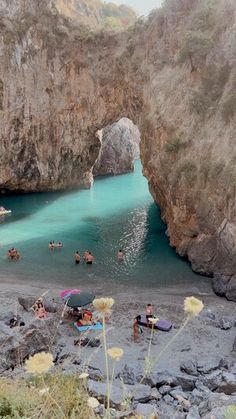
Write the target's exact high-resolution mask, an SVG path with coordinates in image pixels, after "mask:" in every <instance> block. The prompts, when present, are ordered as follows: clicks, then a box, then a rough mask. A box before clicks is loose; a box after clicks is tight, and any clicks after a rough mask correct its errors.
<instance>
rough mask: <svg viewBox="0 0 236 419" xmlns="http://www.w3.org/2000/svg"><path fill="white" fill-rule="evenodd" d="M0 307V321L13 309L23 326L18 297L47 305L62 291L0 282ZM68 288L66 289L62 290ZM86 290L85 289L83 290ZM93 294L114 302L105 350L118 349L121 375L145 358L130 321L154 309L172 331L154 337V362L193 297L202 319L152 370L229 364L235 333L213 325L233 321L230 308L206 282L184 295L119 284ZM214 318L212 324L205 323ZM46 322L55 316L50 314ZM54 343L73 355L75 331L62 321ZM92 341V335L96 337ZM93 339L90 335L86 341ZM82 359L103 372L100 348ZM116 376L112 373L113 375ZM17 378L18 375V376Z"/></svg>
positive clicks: (144, 345) (144, 341) (28, 317)
mask: <svg viewBox="0 0 236 419" xmlns="http://www.w3.org/2000/svg"><path fill="white" fill-rule="evenodd" d="M0 283H1V296H0V298H1V304H0V315H1V317H3V316H4V315H5V314H6V313H8V312H9V311H15V310H16V309H17V312H18V314H19V315H20V316H21V317H22V318H23V319H24V321H25V322H26V325H28V324H30V322H31V321H32V320H33V316H32V314H31V313H27V312H26V311H24V310H23V309H22V308H21V307H20V306H19V304H17V300H18V297H19V296H35V297H39V296H40V295H42V294H43V293H44V292H46V291H48V292H47V296H46V297H45V298H46V299H47V300H49V301H50V300H51V299H52V298H58V295H59V292H60V291H61V290H62V288H61V286H59V285H58V284H46V283H45V284H41V287H39V286H38V284H37V286H36V285H35V284H34V283H33V282H31V283H28V282H27V283H23V282H20V281H19V280H17V279H16V278H10V279H9V278H8V279H7V278H4V277H3V278H1V280H0ZM67 287H68V288H69V285H68V284H67ZM87 289H88V290H89V289H90V287H89V285H88V286H87ZM93 291H94V292H95V293H96V295H97V296H98V297H99V296H104V297H106V296H111V297H113V298H114V300H115V305H114V310H113V313H112V316H111V319H110V321H109V323H108V324H107V328H108V329H109V330H108V341H109V346H118V347H121V348H123V350H124V357H123V358H122V360H121V361H120V362H119V364H118V370H121V369H122V368H123V366H124V364H126V363H128V364H130V363H133V362H138V363H140V364H142V363H143V361H144V358H145V356H146V354H147V349H148V344H149V338H150V330H148V329H145V328H143V334H142V335H141V337H140V341H139V342H138V343H134V341H133V337H132V323H133V319H134V318H135V316H137V315H138V314H141V313H144V310H145V306H146V304H147V303H152V304H153V305H154V307H155V312H156V315H157V316H158V317H159V318H160V319H161V318H164V319H168V320H170V321H171V322H172V323H173V329H172V330H171V331H170V332H168V333H165V332H161V331H155V333H154V339H153V344H152V355H153V356H155V355H157V354H158V353H159V351H160V350H162V348H163V347H164V346H165V345H166V344H167V342H168V341H169V340H170V339H171V338H172V336H173V335H174V334H175V333H176V332H177V331H178V329H179V328H180V326H181V324H182V322H183V320H184V311H183V302H184V298H185V297H186V296H191V295H194V296H195V297H198V298H200V299H201V300H202V301H203V302H204V305H205V308H204V310H203V312H202V314H201V315H200V316H199V317H198V318H196V319H194V320H193V321H192V322H191V323H189V324H188V325H187V326H186V328H185V329H184V331H183V332H182V333H181V334H180V335H179V336H178V337H177V339H176V340H175V343H174V344H173V345H171V346H170V347H169V348H168V350H167V351H165V352H164V354H163V356H162V357H161V359H160V360H159V361H158V363H157V365H156V367H157V368H158V369H160V370H164V369H168V370H170V369H171V370H173V371H179V366H180V364H181V363H182V362H183V361H186V360H198V361H204V362H211V361H212V360H215V359H216V358H217V359H220V358H227V359H228V360H230V361H231V360H233V359H234V356H235V355H233V353H232V347H233V341H234V339H235V327H232V328H230V329H229V330H222V329H220V328H219V327H217V323H218V321H219V320H220V319H222V318H225V317H226V318H235V303H233V302H229V301H227V300H225V299H222V298H219V297H217V296H216V295H215V294H214V293H213V291H212V290H211V287H210V284H209V282H207V281H206V286H205V287H204V289H203V287H202V286H201V287H200V288H199V289H198V288H197V287H196V285H194V286H191V284H189V286H188V287H186V286H185V288H184V289H181V287H180V286H179V285H178V284H176V286H175V287H173V286H172V287H170V288H168V287H167V288H161V289H145V288H141V287H134V286H133V285H132V287H128V286H121V285H119V284H115V285H114V284H113V285H111V284H110V285H106V286H104V287H101V286H99V287H97V289H96V288H95V289H94V286H93ZM213 315H214V316H215V320H212V319H211V318H210V317H212V316H213ZM49 316H50V317H55V316H59V315H56V314H50V315H49ZM58 330H59V333H60V337H59V340H58V344H59V345H61V346H63V351H64V352H67V353H69V354H71V355H74V356H76V355H78V350H79V349H78V347H76V346H74V340H75V339H76V338H78V333H77V331H76V330H74V329H73V328H71V327H70V326H69V322H67V321H65V322H64V323H63V324H62V325H60V326H59V329H58ZM96 334H97V335H98V332H96ZM90 336H94V335H92V334H91V335H90ZM80 355H81V357H82V359H85V358H88V357H89V358H90V361H89V364H90V366H92V367H94V368H99V369H100V370H101V371H103V370H104V354H103V350H102V348H100V349H98V350H96V351H95V350H94V349H93V348H86V349H84V350H82V353H81V354H80ZM63 368H64V369H65V370H70V369H72V370H73V369H74V368H75V366H72V365H71V366H70V364H69V363H67V364H65V365H64V367H63ZM118 370H117V372H118ZM18 372H19V373H20V370H19V371H18Z"/></svg>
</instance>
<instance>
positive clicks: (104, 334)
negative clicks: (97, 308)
mask: <svg viewBox="0 0 236 419" xmlns="http://www.w3.org/2000/svg"><path fill="white" fill-rule="evenodd" d="M102 331H103V343H104V353H105V363H106V376H107V418H108V419H110V417H111V415H110V382H109V367H108V356H107V340H106V323H105V314H104V315H103V318H102Z"/></svg>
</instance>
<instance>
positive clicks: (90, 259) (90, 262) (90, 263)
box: [86, 252, 94, 265]
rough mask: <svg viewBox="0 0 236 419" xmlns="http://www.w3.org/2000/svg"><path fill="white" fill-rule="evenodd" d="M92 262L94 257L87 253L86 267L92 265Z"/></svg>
mask: <svg viewBox="0 0 236 419" xmlns="http://www.w3.org/2000/svg"><path fill="white" fill-rule="evenodd" d="M93 261H94V257H93V255H92V253H91V252H88V254H87V257H86V263H87V265H92V263H93Z"/></svg>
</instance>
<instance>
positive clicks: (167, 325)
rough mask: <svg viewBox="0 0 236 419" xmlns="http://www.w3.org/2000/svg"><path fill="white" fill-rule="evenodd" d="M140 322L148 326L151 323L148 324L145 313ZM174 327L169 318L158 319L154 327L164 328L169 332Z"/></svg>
mask: <svg viewBox="0 0 236 419" xmlns="http://www.w3.org/2000/svg"><path fill="white" fill-rule="evenodd" d="M138 324H139V325H140V326H146V327H150V325H149V324H147V319H146V316H145V315H143V314H142V315H141V319H140V320H139V321H138ZM171 328H172V324H171V322H169V321H168V320H164V319H162V320H157V322H156V324H155V326H154V329H158V330H162V331H163V332H169V331H170V329H171Z"/></svg>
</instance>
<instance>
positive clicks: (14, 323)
mask: <svg viewBox="0 0 236 419" xmlns="http://www.w3.org/2000/svg"><path fill="white" fill-rule="evenodd" d="M18 324H19V321H18V319H17V317H16V316H14V317H12V318H11V319H10V322H9V326H10V328H11V329H12V328H13V327H16V326H18Z"/></svg>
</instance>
